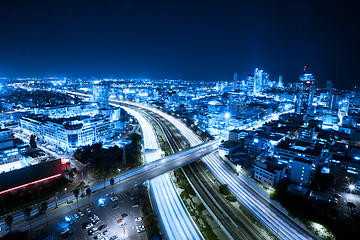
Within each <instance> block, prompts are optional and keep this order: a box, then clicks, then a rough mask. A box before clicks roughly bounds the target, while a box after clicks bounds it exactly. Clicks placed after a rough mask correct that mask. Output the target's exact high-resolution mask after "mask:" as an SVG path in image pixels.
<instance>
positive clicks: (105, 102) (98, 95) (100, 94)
mask: <svg viewBox="0 0 360 240" xmlns="http://www.w3.org/2000/svg"><path fill="white" fill-rule="evenodd" d="M109 91H110V86H109V85H108V84H104V83H99V84H95V85H93V100H94V102H97V103H98V104H99V107H100V108H101V109H108V108H109Z"/></svg>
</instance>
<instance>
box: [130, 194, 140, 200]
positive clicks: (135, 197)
mask: <svg viewBox="0 0 360 240" xmlns="http://www.w3.org/2000/svg"><path fill="white" fill-rule="evenodd" d="M130 199H131V200H138V199H139V198H138V196H136V195H134V196H132V197H131V198H130Z"/></svg>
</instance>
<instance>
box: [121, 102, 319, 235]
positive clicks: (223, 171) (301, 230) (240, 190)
mask: <svg viewBox="0 0 360 240" xmlns="http://www.w3.org/2000/svg"><path fill="white" fill-rule="evenodd" d="M114 102H115V101H114ZM120 103H122V104H130V105H133V106H137V107H141V108H143V109H146V110H149V111H153V112H154V113H157V114H158V115H160V116H162V117H163V118H164V119H166V120H167V121H169V122H171V123H172V124H173V125H174V126H175V127H176V128H177V129H178V130H179V131H180V132H181V134H182V135H183V136H184V138H185V139H186V140H187V141H188V142H189V143H190V145H191V146H196V145H199V144H201V143H202V142H203V141H202V140H201V139H200V138H199V137H198V136H197V135H196V134H195V133H194V132H193V131H191V130H190V129H189V128H188V127H187V126H186V125H185V124H184V123H182V122H181V121H180V120H178V119H176V118H174V117H172V116H170V115H168V114H166V113H164V112H162V111H160V110H158V109H155V108H151V107H148V106H146V105H143V104H138V103H132V102H125V101H124V102H120ZM202 161H203V162H204V163H205V164H206V166H207V167H208V168H209V170H210V171H211V172H212V173H213V174H214V175H215V176H216V178H217V179H218V180H219V181H220V182H221V183H223V184H228V186H229V189H230V191H231V192H232V193H233V194H234V195H235V196H236V197H237V199H238V200H239V201H240V202H241V203H242V204H243V205H244V206H245V207H246V208H247V209H248V210H249V211H250V212H251V213H252V214H253V215H254V216H255V217H256V218H257V219H259V221H260V222H261V223H262V224H263V225H264V226H265V227H266V228H267V229H269V230H270V231H272V232H273V234H274V235H276V236H277V237H278V238H279V239H289V240H293V239H316V238H317V237H316V236H315V235H314V234H312V233H311V232H309V230H307V229H306V228H305V227H304V226H302V225H301V224H299V223H297V222H295V221H293V219H291V218H289V217H288V216H287V215H285V214H284V213H283V212H280V211H279V210H278V209H277V208H275V207H274V206H272V205H271V204H270V203H269V202H267V201H266V200H265V199H263V198H262V197H260V196H259V195H258V194H257V193H256V192H254V191H253V190H252V189H251V188H249V187H248V186H247V185H246V183H244V182H242V181H241V180H240V179H239V178H238V177H237V176H236V175H235V174H234V172H233V171H232V170H230V169H229V168H227V166H225V164H224V163H223V162H222V161H221V160H220V159H219V158H218V157H217V156H216V155H215V154H210V155H208V156H206V157H204V158H202Z"/></svg>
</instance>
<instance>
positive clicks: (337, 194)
mask: <svg viewBox="0 0 360 240" xmlns="http://www.w3.org/2000/svg"><path fill="white" fill-rule="evenodd" d="M333 197H335V198H341V194H339V193H334V195H333Z"/></svg>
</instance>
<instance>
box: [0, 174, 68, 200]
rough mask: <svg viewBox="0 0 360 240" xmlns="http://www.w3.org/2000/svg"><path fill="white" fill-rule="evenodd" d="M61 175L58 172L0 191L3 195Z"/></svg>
mask: <svg viewBox="0 0 360 240" xmlns="http://www.w3.org/2000/svg"><path fill="white" fill-rule="evenodd" d="M60 176H61V173H59V174H56V175H54V176H51V177H47V178H43V179H40V180H37V181H34V182H31V183H26V184H24V185H21V186H17V187H14V188H10V189H8V190H5V191H2V192H0V195H1V194H4V193H8V192H11V191H15V190H18V189H21V188H24V187H27V186H29V185H32V184H37V183H41V182H44V181H47V180H50V179H54V178H57V177H60Z"/></svg>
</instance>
